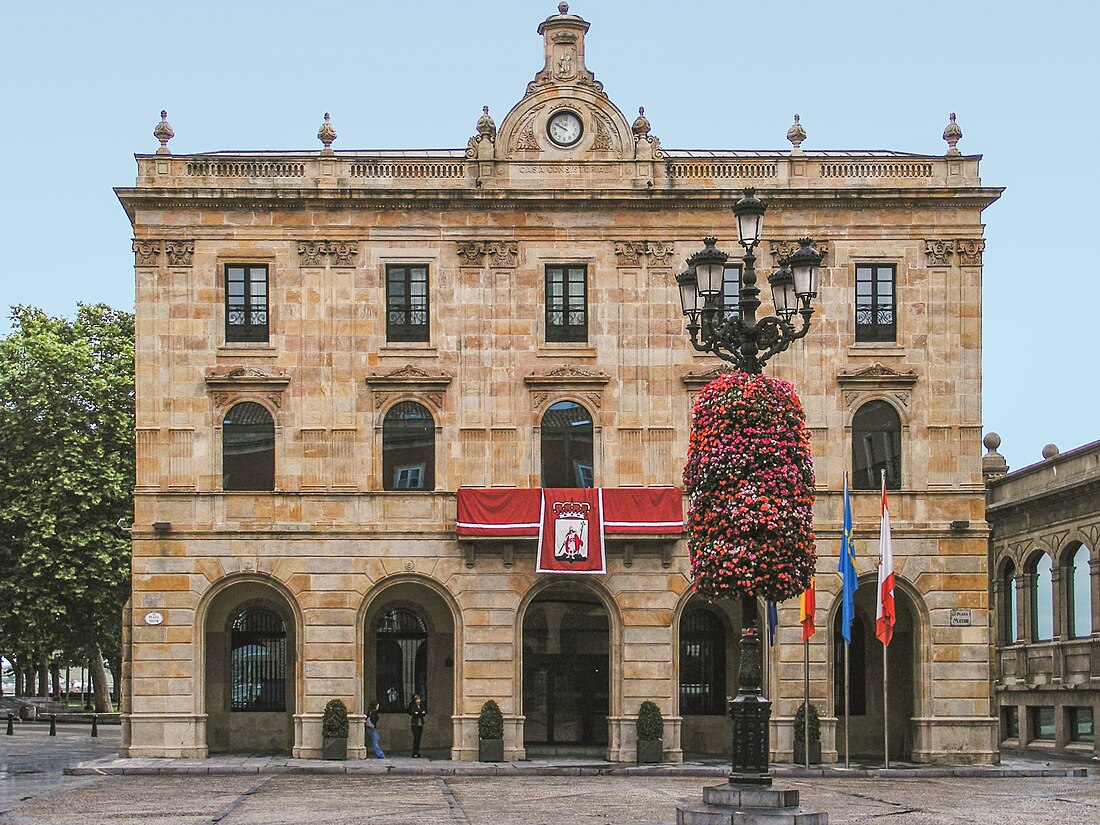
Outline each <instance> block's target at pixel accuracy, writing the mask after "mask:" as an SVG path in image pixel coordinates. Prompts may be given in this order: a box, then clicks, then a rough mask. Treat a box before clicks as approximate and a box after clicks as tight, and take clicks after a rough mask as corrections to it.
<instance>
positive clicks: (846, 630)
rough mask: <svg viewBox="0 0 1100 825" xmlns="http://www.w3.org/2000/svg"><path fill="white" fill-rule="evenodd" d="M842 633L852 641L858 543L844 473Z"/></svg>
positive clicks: (841, 576) (841, 562)
mask: <svg viewBox="0 0 1100 825" xmlns="http://www.w3.org/2000/svg"><path fill="white" fill-rule="evenodd" d="M840 580H841V588H840V594H841V606H840V633H841V635H842V636H843V637H844V642H845V644H851V643H852V620H853V619H854V618H855V615H856V588H857V587H858V586H859V577H858V576H856V543H855V539H854V538H853V537H852V501H851V499H850V498H849V497H848V474H847V473H845V474H844V532H842V533H841V534H840Z"/></svg>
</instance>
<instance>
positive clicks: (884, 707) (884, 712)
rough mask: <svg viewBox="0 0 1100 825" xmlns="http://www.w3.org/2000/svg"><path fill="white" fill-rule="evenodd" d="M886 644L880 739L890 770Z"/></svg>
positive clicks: (883, 653)
mask: <svg viewBox="0 0 1100 825" xmlns="http://www.w3.org/2000/svg"><path fill="white" fill-rule="evenodd" d="M888 684H889V683H888V682H887V680H886V645H883V646H882V741H883V754H884V755H885V759H886V770H890V712H889V708H888V707H887V699H886V694H887V685H888Z"/></svg>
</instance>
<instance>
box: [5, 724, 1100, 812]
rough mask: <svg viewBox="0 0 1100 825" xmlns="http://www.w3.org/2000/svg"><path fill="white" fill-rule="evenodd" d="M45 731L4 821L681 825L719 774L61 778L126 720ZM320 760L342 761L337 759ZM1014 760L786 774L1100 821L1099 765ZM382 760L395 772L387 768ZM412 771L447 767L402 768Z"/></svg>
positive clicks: (892, 797)
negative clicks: (993, 765)
mask: <svg viewBox="0 0 1100 825" xmlns="http://www.w3.org/2000/svg"><path fill="white" fill-rule="evenodd" d="M45 731H46V728H45V726H41V727H39V726H20V729H19V731H18V732H17V736H14V737H11V738H8V737H3V736H0V823H4V825H107V824H108V823H109V824H110V825H139V824H140V825H177V824H178V825H253V823H255V825H260V823H263V825H282V823H287V825H289V824H290V823H303V822H304V823H332V824H333V825H338V824H339V825H359V824H360V823H380V824H384V825H434V824H435V823H457V825H521V823H522V825H542V824H543V823H545V825H550V824H551V823H553V825H573V824H574V823H576V825H581V823H584V825H594V824H596V823H599V824H600V825H628V824H629V825H658V824H659V825H671V823H673V822H675V818H676V806H677V804H681V803H691V802H698V801H699V800H700V798H701V795H702V788H703V786H704V785H706V784H716V783H717V782H719V781H720V779H719V778H718V777H717V776H710V777H706V776H697V775H684V774H683V773H676V772H673V771H669V772H665V773H660V774H650V775H630V774H626V773H621V772H620V773H616V774H614V775H604V776H589V775H545V773H546V772H547V770H555V769H556V770H557V771H559V773H561V772H565V771H573V770H574V769H575V770H576V772H577V774H579V773H581V772H582V771H581V769H580V767H579V765H580V764H581V763H570V762H568V761H565V760H559V761H558V762H557V763H556V764H550V763H544V764H542V765H539V764H533V765H528V766H526V768H525V769H521V770H520V771H517V772H515V773H511V774H508V773H502V774H501V775H498V776H479V775H471V774H463V773H461V772H455V771H456V770H458V771H461V769H462V767H463V766H462V765H461V764H457V765H456V763H450V762H445V761H438V762H437V761H435V760H431V761H428V762H424V761H422V760H412V759H407V758H401V757H397V758H394V759H391V760H384V761H383V760H370V761H369V762H366V763H359V768H360V769H362V770H364V771H365V770H367V769H370V770H371V771H377V772H358V773H357V772H352V773H347V774H345V773H337V774H333V773H300V772H296V771H295V770H294V769H293V766H290V768H291V769H290V770H288V769H287V767H286V766H282V767H278V770H280V771H282V772H272V771H273V770H275V769H276V766H278V764H279V763H277V762H273V761H271V760H267V761H265V760H243V759H242V760H216V761H215V760H212V761H211V763H210V764H212V765H214V766H218V767H220V768H222V769H224V770H226V771H227V772H226V773H220V774H209V773H206V772H205V769H204V768H196V767H195V766H194V765H193V763H173V761H172V760H147V761H148V762H155V763H156V764H158V765H160V766H161V768H171V769H174V770H175V769H178V770H180V771H186V770H192V771H194V770H203V771H204V772H203V773H190V774H189V773H182V772H181V773H169V774H165V773H158V774H139V775H77V776H65V775H63V774H62V770H63V769H64V768H65V767H70V768H71V767H73V766H76V765H77V764H79V763H85V764H89V760H96V761H93V762H91V764H92V765H93V766H94V765H105V764H114V765H116V766H117V765H122V764H127V763H124V762H116V761H114V760H112V759H111V751H112V749H114V748H117V746H118V730H117V728H115V729H101V731H102V733H103V735H102V736H101V737H100V738H99V739H97V740H91V739H89V738H88V731H87V729H86V728H84V729H79V730H67V729H59V733H60V735H59V736H58V737H57V738H56V739H49V738H47V737H46V736H45ZM129 764H131V765H133V764H134V763H129ZM347 764H349V765H352V768H351V770H353V771H354V770H356V768H355V766H354V765H353V763H347ZM173 765H174V767H173ZM264 765H266V766H267V767H266V768H265V767H264ZM315 765H316V767H318V768H324V767H325V766H326V765H327V766H328V767H330V768H332V769H343V766H342V765H336V764H333V763H315ZM469 767H470V768H471V769H476V768H477V766H475V765H470V766H469ZM590 767H591V766H590ZM1006 767H1007V768H1008V770H1010V771H1015V772H1016V773H1017V775H1014V776H1008V777H1004V776H1002V777H995V776H945V775H943V774H944V773H945V772H944V771H924V772H922V771H920V769H917V770H916V771H914V773H915V774H916V775H915V776H907V777H874V776H854V777H840V776H838V775H836V774H831V775H827V776H808V777H806V776H797V775H793V776H783V777H782V778H780V779H778V780H777V783H780V784H782V785H783V786H786V787H793V788H795V789H797V790H799V791H800V792H801V794H802V802H803V804H804V805H805V806H807V807H810V808H815V809H818V810H824V811H827V812H828V813H829V821H830V822H831V823H836V824H837V825H839V824H840V823H883V822H887V823H889V825H948V823H951V825H955V824H956V823H972V822H981V823H996V824H998V825H999V824H1000V823H1003V825H1015V823H1028V825H1046V823H1051V825H1053V823H1058V824H1059V825H1065V824H1066V823H1073V825H1076V823H1082V825H1085V823H1090V824H1091V823H1095V822H1100V781H1098V780H1097V778H1096V777H1095V776H1085V777H1080V776H1036V775H1025V774H1037V773H1041V772H1042V771H1043V770H1045V769H1050V768H1054V769H1055V770H1059V769H1061V772H1063V773H1065V772H1066V771H1065V770H1064V769H1066V768H1071V767H1080V765H1071V764H1069V763H1059V764H1055V765H1051V764H1049V763H1044V762H1040V761H1036V760H1033V759H1018V758H1017V759H1011V760H1006ZM385 770H388V771H389V773H388V774H387V773H382V772H381V771H385ZM413 770H416V771H437V772H439V773H437V774H433V773H420V774H416V773H406V772H405V771H413ZM685 770H686V771H692V770H694V771H695V772H697V773H705V772H707V771H713V772H718V771H720V770H721V768H720V766H717V765H715V766H704V765H698V766H686V767H685ZM779 770H780V772H782V771H783V768H782V767H780V768H779ZM229 771H240V772H229ZM245 771H247V772H245ZM536 771H538V772H536ZM443 772H446V773H443Z"/></svg>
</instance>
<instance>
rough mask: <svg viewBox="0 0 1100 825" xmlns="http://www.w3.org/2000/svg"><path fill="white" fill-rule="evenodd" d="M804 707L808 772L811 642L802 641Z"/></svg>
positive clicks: (804, 744)
mask: <svg viewBox="0 0 1100 825" xmlns="http://www.w3.org/2000/svg"><path fill="white" fill-rule="evenodd" d="M802 659H803V668H802V696H803V701H804V703H805V704H803V705H802V724H803V736H802V743H803V749H802V750H803V754H802V755H803V756H804V757H806V770H809V769H810V640H809V639H803V640H802Z"/></svg>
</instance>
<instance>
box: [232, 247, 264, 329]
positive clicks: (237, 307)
mask: <svg viewBox="0 0 1100 825" xmlns="http://www.w3.org/2000/svg"><path fill="white" fill-rule="evenodd" d="M267 286H268V284H267V267H266V266H262V265H255V264H249V265H247V266H246V265H244V264H227V265H226V267H225V340H226V341H253V342H260V343H263V342H266V341H267V340H268V324H267V321H268V316H267V311H268V290H267Z"/></svg>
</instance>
